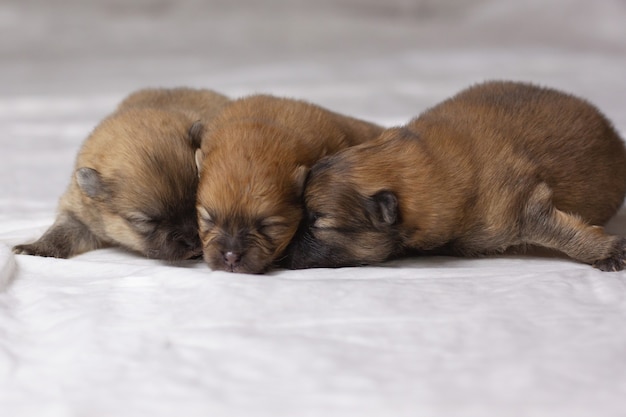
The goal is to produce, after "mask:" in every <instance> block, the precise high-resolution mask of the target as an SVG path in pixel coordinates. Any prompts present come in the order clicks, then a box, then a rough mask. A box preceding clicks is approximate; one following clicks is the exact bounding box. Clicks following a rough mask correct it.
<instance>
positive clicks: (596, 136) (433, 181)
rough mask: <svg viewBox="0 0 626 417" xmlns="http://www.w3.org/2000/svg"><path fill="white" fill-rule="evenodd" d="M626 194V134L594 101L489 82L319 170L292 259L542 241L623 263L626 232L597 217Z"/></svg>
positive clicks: (465, 250) (330, 262)
mask: <svg viewBox="0 0 626 417" xmlns="http://www.w3.org/2000/svg"><path fill="white" fill-rule="evenodd" d="M625 192H626V151H625V148H624V143H623V142H622V140H621V139H620V137H619V136H618V135H617V133H616V132H615V130H614V129H613V127H612V126H611V124H610V122H609V121H608V120H607V119H606V118H605V117H604V116H603V115H602V114H601V113H600V112H599V111H598V110H597V109H596V108H595V107H593V106H592V105H590V104H589V103H587V102H586V101H584V100H581V99H579V98H576V97H573V96H571V95H567V94H564V93H561V92H558V91H555V90H551V89H545V88H539V87H535V86H532V85H528V84H522V83H514V82H489V83H484V84H480V85H477V86H474V87H471V88H469V89H467V90H464V91H462V92H461V93H459V94H458V95H456V96H454V97H452V98H451V99H449V100H446V101H444V102H443V103H441V104H439V105H437V106H435V107H433V108H432V109H430V110H428V111H426V112H425V113H423V114H422V115H421V116H419V117H418V118H416V119H414V120H413V121H411V122H410V123H409V124H408V125H407V126H406V127H402V128H393V129H388V130H387V131H386V132H385V133H383V135H381V137H380V138H379V139H377V140H376V141H372V142H370V143H367V144H363V145H360V146H356V147H353V148H351V149H348V150H345V151H342V152H340V153H338V154H336V155H334V156H331V157H329V158H327V159H325V160H322V161H320V162H319V163H318V164H317V166H315V167H313V169H312V170H311V174H310V177H309V181H308V183H307V186H306V192H305V201H306V210H307V213H308V219H309V222H308V224H305V225H303V226H302V230H301V232H300V233H299V236H298V237H297V238H296V239H295V240H294V243H293V245H292V247H291V249H290V254H291V266H293V267H295V268H302V267H311V266H342V265H357V264H364V263H374V262H381V261H384V260H385V259H388V258H390V257H393V256H398V255H400V254H403V253H405V252H406V251H408V250H417V251H434V252H435V253H451V254H457V255H466V256H472V255H479V254H489V253H497V252H501V251H503V250H505V249H507V248H509V247H514V246H522V247H523V246H526V245H536V246H541V247H546V248H551V249H556V250H558V251H561V252H563V253H565V254H567V255H568V256H570V257H571V258H573V259H576V260H579V261H581V262H585V263H589V264H593V265H594V266H596V267H597V268H599V269H602V270H621V269H622V268H623V267H624V259H625V250H626V243H625V242H626V241H625V240H624V239H623V238H621V237H617V236H609V235H607V234H605V233H604V231H603V229H602V228H601V227H599V226H601V225H603V224H604V223H605V222H606V221H607V220H608V219H609V218H611V217H612V216H613V215H614V214H615V213H616V211H617V210H618V208H619V207H620V206H621V204H622V201H623V199H624V194H625Z"/></svg>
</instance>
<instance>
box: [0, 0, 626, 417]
mask: <svg viewBox="0 0 626 417" xmlns="http://www.w3.org/2000/svg"><path fill="white" fill-rule="evenodd" d="M625 22H626V4H625V3H624V2H623V1H621V0H598V1H593V2H592V1H587V0H553V1H539V0H529V1H524V2H521V1H495V0H458V1H452V0H448V1H435V0H424V1H409V0H385V1H377V0H364V1H359V0H338V1H333V0H317V1H304V0H298V1H287V0H283V1H276V0H275V1H268V2H260V1H259V2H257V1H253V0H248V1H239V2H236V1H227V0H223V1H200V0H196V1H193V0H176V1H174V0H171V1H170V0H155V1H148V0H141V1H132V2H131V1H125V0H115V1H109V2H85V1H79V0H51V1H43V0H41V1H33V0H25V1H22V0H19V1H18V0H8V1H7V0H5V1H3V2H2V4H1V5H0V288H2V292H0V415H2V416H11V417H14V416H38V417H41V416H90V417H93V416H151V417H152V416H172V415H184V416H246V417H248V416H268V417H269V416H271V417H277V416H349V415H358V416H435V417H437V416H442V417H443V416H445V417H448V416H494V417H496V416H497V417H500V416H546V417H548V416H549V417H555V416H567V417H576V416H616V417H617V416H624V415H626V405H625V404H626V400H624V398H626V332H625V331H624V329H625V326H626V274H625V273H601V272H599V271H595V270H593V269H592V268H591V267H589V266H586V265H581V264H577V263H575V262H571V261H568V260H565V259H558V258H536V257H534V258H533V257H522V256H519V257H515V256H506V257H493V258H484V259H456V258H422V259H409V260H402V261H395V262H390V263H387V264H384V265H381V266H377V267H367V268H345V269H338V270H332V269H328V270H315V269H313V270H305V271H284V270H279V271H275V272H273V273H271V274H268V275H265V276H246V275H236V274H227V273H221V272H212V271H210V270H209V269H208V267H206V266H205V265H204V264H202V263H194V262H189V263H185V264H183V265H181V266H173V265H166V264H163V263H161V262H158V261H152V260H147V259H143V258H141V257H139V256H137V255H133V254H129V253H125V252H123V251H120V250H116V249H108V250H100V251H95V252H91V253H87V254H84V255H81V256H78V257H76V258H73V259H71V260H55V259H44V258H37V257H29V256H13V255H12V254H11V253H10V250H9V248H10V247H11V246H12V245H14V244H17V243H22V242H25V241H29V240H33V239H36V238H37V237H39V236H40V235H41V233H43V231H44V230H45V229H46V228H47V227H48V226H49V225H50V224H51V223H52V221H53V219H54V215H55V206H56V202H57V199H58V197H59V196H60V195H61V193H62V192H63V190H64V189H65V187H66V186H67V183H68V181H69V176H70V173H71V169H72V164H73V160H74V157H75V154H76V151H77V150H78V148H79V146H80V144H81V142H82V140H83V139H84V138H85V137H86V136H87V135H88V134H89V132H90V131H91V129H92V128H93V127H94V126H95V125H96V124H97V123H98V121H99V120H100V119H101V118H102V117H104V116H105V115H106V114H108V113H109V112H110V111H112V110H113V108H114V107H115V105H116V103H117V102H118V101H119V100H121V99H122V98H123V97H124V96H125V95H126V94H128V93H129V92H131V91H132V90H135V89H138V88H141V87H147V86H150V87H160V86H162V87H171V86H180V85H186V86H193V87H207V88H213V89H215V90H218V91H221V92H223V93H225V94H228V95H230V96H232V97H238V96H241V95H245V94H250V93H254V92H267V93H274V94H277V95H286V96H291V97H297V98H305V99H308V100H311V101H313V102H316V103H318V104H321V105H324V106H326V107H328V108H331V109H332V110H336V111H340V112H344V113H348V114H351V115H355V116H358V117H362V118H367V119H370V120H372V121H375V122H378V123H381V124H384V125H386V126H392V125H396V124H400V123H404V122H406V121H408V120H409V118H411V117H413V116H415V115H417V114H418V113H419V112H421V111H423V110H424V109H426V108H428V107H429V106H432V105H434V104H435V103H437V102H438V101H440V100H442V99H444V98H446V97H448V96H449V95H451V94H453V93H455V92H456V91H458V90H460V89H461V88H464V87H466V86H468V85H470V84H472V83H475V82H479V81H483V80H486V79H514V80H524V81H532V82H535V83H539V84H542V85H549V86H552V87H557V88H560V89H563V90H566V91H569V92H572V93H575V94H577V95H580V96H583V97H585V98H587V99H589V100H590V101H592V102H593V103H594V104H596V105H597V106H598V107H599V108H600V109H601V110H602V111H603V112H604V113H605V114H606V115H607V116H608V117H609V118H610V119H611V120H613V122H614V123H615V126H616V128H617V129H618V131H620V132H621V134H622V136H625V134H626V75H625V74H626V23H625ZM608 229H609V230H610V231H612V232H614V233H620V234H624V235H626V213H624V212H621V213H620V215H619V216H618V217H617V218H616V219H614V220H613V221H612V222H611V223H610V224H609V226H608Z"/></svg>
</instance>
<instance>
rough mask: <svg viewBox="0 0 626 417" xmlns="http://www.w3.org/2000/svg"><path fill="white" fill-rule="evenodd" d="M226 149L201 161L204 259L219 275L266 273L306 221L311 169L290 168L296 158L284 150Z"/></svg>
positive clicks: (199, 210)
mask: <svg viewBox="0 0 626 417" xmlns="http://www.w3.org/2000/svg"><path fill="white" fill-rule="evenodd" d="M221 145H223V146H219V147H216V148H215V149H213V150H211V151H210V152H208V154H206V155H202V154H200V152H199V156H198V158H197V161H199V162H200V163H201V164H202V169H201V177H200V185H199V187H198V200H197V213H198V226H199V233H200V238H201V240H202V247H203V256H204V259H205V261H206V262H207V263H208V264H209V266H210V267H211V268H212V269H214V270H223V271H229V272H241V273H253V274H256V273H263V272H265V271H267V269H268V268H270V267H271V266H272V264H273V263H274V261H275V260H277V259H278V258H279V257H281V256H282V254H283V252H284V250H285V248H286V247H287V245H288V243H289V241H290V240H291V238H292V236H293V235H294V234H295V232H296V230H297V228H298V224H299V223H300V221H301V219H302V204H301V201H300V199H301V194H302V187H303V183H304V179H305V177H306V174H307V172H308V169H307V168H306V167H304V166H298V165H296V164H295V163H290V162H289V163H288V162H286V161H289V160H290V159H291V158H290V157H289V155H287V153H288V152H286V153H285V155H282V154H281V153H280V152H281V150H280V149H278V150H277V149H273V148H271V147H270V148H269V149H268V148H263V149H259V148H256V149H243V147H242V146H240V145H241V142H239V144H238V145H237V146H234V147H230V146H229V144H228V143H222V144H221ZM253 148H254V147H253Z"/></svg>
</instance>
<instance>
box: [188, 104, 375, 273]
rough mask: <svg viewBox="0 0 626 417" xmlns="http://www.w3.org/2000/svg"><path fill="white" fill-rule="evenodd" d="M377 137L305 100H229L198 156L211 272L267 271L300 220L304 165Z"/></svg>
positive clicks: (199, 207) (201, 211)
mask: <svg viewBox="0 0 626 417" xmlns="http://www.w3.org/2000/svg"><path fill="white" fill-rule="evenodd" d="M381 132H382V128H380V127H379V126H375V125H373V124H370V123H367V122H364V121H361V120H357V119H353V118H349V117H346V116H342V115H339V114H337V113H333V112H330V111H328V110H325V109H323V108H321V107H318V106H315V105H312V104H309V103H306V102H303V101H298V100H291V99H284V98H277V97H272V96H267V95H256V96H250V97H246V98H243V99H240V100H237V101H234V102H233V103H232V104H230V105H229V106H228V107H227V108H226V109H225V110H224V111H223V112H222V113H221V114H220V115H219V116H218V117H217V118H216V120H215V121H214V123H212V125H211V128H210V129H208V130H207V131H206V133H205V135H204V136H203V142H202V143H203V146H202V151H199V152H198V154H197V163H198V164H199V169H200V172H201V178H200V185H199V188H198V204H197V211H198V222H199V230H200V237H201V239H202V245H203V251H204V259H205V260H206V261H207V263H208V264H209V265H210V266H211V268H213V269H216V270H225V271H231V272H245V273H262V272H265V271H266V270H267V269H268V268H269V267H270V266H271V265H272V263H273V262H274V261H275V260H277V259H278V258H280V256H281V255H282V253H283V251H284V249H285V247H286V246H287V244H288V243H289V241H290V239H291V237H292V236H293V234H294V233H295V231H296V229H297V227H298V224H299V223H300V220H301V219H302V204H301V201H300V197H301V194H302V187H303V183H304V180H305V178H306V175H307V172H308V167H310V166H311V165H313V164H314V163H315V162H317V160H319V159H320V158H321V157H323V156H325V155H330V154H333V153H335V152H337V151H339V150H341V149H343V148H346V147H348V146H351V145H355V144H357V143H360V142H362V141H365V140H367V139H371V138H375V137H376V136H378V135H379V134H380V133H381Z"/></svg>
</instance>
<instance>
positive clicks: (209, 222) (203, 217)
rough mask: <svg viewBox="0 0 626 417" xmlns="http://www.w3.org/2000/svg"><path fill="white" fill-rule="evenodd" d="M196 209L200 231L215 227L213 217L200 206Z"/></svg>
mask: <svg viewBox="0 0 626 417" xmlns="http://www.w3.org/2000/svg"><path fill="white" fill-rule="evenodd" d="M197 210H198V226H199V228H200V230H201V231H203V232H208V231H209V230H211V229H213V228H214V227H215V220H214V217H213V216H211V214H210V213H209V212H208V211H207V209H205V208H204V207H202V206H198V207H197Z"/></svg>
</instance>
